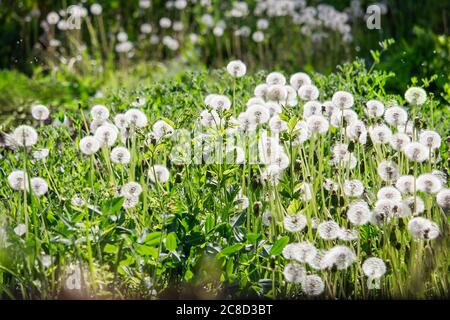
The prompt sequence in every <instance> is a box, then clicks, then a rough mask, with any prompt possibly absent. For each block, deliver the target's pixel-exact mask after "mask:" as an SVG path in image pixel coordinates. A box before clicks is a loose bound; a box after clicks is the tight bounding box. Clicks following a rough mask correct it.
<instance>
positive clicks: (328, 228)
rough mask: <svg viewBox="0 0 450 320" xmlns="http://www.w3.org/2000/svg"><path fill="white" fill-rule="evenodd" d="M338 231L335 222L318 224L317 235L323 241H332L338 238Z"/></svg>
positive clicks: (338, 228)
mask: <svg viewBox="0 0 450 320" xmlns="http://www.w3.org/2000/svg"><path fill="white" fill-rule="evenodd" d="M340 229H341V228H340V227H339V225H338V224H337V223H336V222H334V221H331V220H330V221H326V222H322V223H321V224H319V226H318V227H317V233H318V234H319V236H320V237H321V238H322V239H324V240H334V239H336V238H337V237H338V236H339V230H340Z"/></svg>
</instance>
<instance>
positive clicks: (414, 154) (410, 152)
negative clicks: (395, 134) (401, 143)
mask: <svg viewBox="0 0 450 320" xmlns="http://www.w3.org/2000/svg"><path fill="white" fill-rule="evenodd" d="M403 152H404V153H405V155H406V157H407V158H408V159H409V160H410V161H414V162H424V161H425V160H428V157H429V151H428V148H427V147H426V146H424V145H423V144H421V143H420V142H410V143H408V144H407V145H405V147H404V148H403Z"/></svg>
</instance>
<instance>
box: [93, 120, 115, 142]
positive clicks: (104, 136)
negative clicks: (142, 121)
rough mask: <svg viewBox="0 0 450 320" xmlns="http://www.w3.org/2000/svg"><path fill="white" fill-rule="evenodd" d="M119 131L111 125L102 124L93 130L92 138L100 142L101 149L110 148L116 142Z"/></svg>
mask: <svg viewBox="0 0 450 320" xmlns="http://www.w3.org/2000/svg"><path fill="white" fill-rule="evenodd" d="M118 135H119V130H118V129H117V128H116V127H115V126H114V125H111V124H104V125H102V126H100V127H98V129H97V130H95V133H94V137H95V138H96V139H97V140H98V141H99V142H100V145H101V146H103V147H106V146H109V147H111V146H112V145H114V144H115V143H116V141H117V137H118Z"/></svg>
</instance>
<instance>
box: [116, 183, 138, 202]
mask: <svg viewBox="0 0 450 320" xmlns="http://www.w3.org/2000/svg"><path fill="white" fill-rule="evenodd" d="M141 193H142V186H141V185H140V184H139V183H137V182H128V183H126V184H124V185H123V186H122V187H121V188H120V195H121V196H123V197H125V198H132V197H135V198H137V197H139V195H140V194H141Z"/></svg>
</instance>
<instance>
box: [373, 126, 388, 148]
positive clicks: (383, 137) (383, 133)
mask: <svg viewBox="0 0 450 320" xmlns="http://www.w3.org/2000/svg"><path fill="white" fill-rule="evenodd" d="M369 135H370V139H372V142H373V143H374V144H385V143H389V142H390V141H391V139H392V131H391V129H389V128H388V127H387V126H386V125H384V124H380V125H375V126H373V127H370V128H369Z"/></svg>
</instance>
